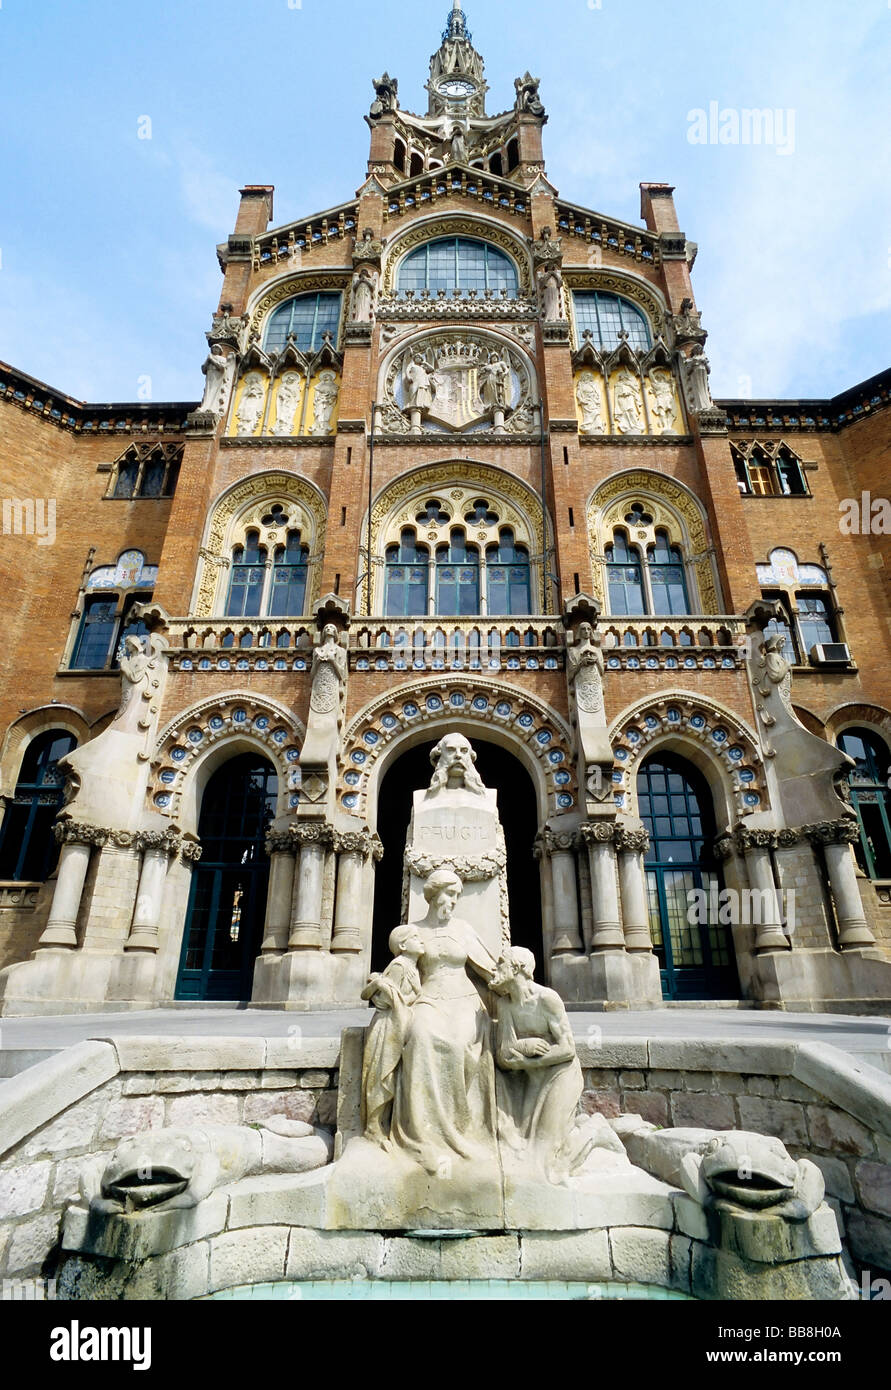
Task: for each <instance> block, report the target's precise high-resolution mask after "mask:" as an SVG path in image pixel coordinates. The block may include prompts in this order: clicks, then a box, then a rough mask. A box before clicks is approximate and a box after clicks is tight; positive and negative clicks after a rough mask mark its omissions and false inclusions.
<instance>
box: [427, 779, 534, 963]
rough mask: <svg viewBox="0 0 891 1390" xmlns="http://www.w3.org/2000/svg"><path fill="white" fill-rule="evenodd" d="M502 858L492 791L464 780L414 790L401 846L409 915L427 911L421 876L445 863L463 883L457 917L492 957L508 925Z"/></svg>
mask: <svg viewBox="0 0 891 1390" xmlns="http://www.w3.org/2000/svg"><path fill="white" fill-rule="evenodd" d="M505 864H506V855H505V849H504V834H503V831H502V829H501V822H500V821H499V819H498V795H497V793H496V792H494V791H486V790H484V791H482V792H477V791H471V790H469V789H468V788H467V787H466V786H465V787H439V788H437V789H435V790H433V789H431V790H428V791H420V792H415V794H414V802H413V810H412V819H411V825H410V826H409V831H408V840H407V842H406V849H405V867H406V869H407V871H408V873H409V900H408V920H409V921H412V922H416V921H420V920H421V919H422V918H423V917H424V915H425V913H426V911H427V904H426V902H425V901H424V879H425V878H426V877H427V876H428V875H429V874H431V873H432V872H433V870H434V869H439V868H442V867H443V866H448V867H450V868H452V869H454V871H455V873H456V874H457V875H458V877H459V878H460V879H461V881H462V883H463V884H464V891H463V893H462V895H461V916H462V918H463V919H464V920H465V921H467V922H469V923H470V924H471V926H472V927H473V928H474V929H475V930H476V931H477V932H478V933H479V935H480V937H481V938H482V940H483V941H484V942H485V944H486V946H487V947H488V948H489V950H490V951H491V952H492V954H493V956H495V958H496V960H497V958H498V957H499V955H500V954H501V948H502V944H503V940H504V936H503V933H504V932H506V930H507V922H506V919H507V911H506V909H507V878H506V872H505ZM558 934H559V929H558Z"/></svg>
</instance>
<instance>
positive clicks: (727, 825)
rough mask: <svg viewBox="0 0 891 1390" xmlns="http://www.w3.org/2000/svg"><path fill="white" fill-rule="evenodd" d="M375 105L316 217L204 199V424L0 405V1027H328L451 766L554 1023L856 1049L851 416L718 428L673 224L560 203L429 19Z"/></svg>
mask: <svg viewBox="0 0 891 1390" xmlns="http://www.w3.org/2000/svg"><path fill="white" fill-rule="evenodd" d="M374 86H375V100H374V102H373V104H372V106H371V110H370V113H369V115H368V117H367V120H368V124H369V128H370V137H371V148H370V159H369V165H368V171H367V176H366V178H365V181H364V182H363V184H362V186H361V188H360V190H359V192H358V194H357V196H356V197H355V198H351V199H349V200H348V201H347V202H345V203H343V204H342V205H341V206H339V207H335V208H331V209H329V210H328V211H326V212H322V213H318V214H315V215H313V216H309V217H302V218H300V219H299V220H297V221H293V222H289V223H287V224H286V225H283V226H277V227H276V226H273V225H271V224H272V222H273V190H272V188H270V187H265V186H263V187H258V186H252V187H247V188H245V189H243V190H242V194H241V207H240V210H239V214H238V218H237V221H236V225H235V229H234V231H233V233H232V235H231V236H230V237H229V239H228V241H227V242H226V243H225V244H224V245H223V246H221V247H220V248H218V254H219V259H220V265H221V268H222V272H223V289H222V293H221V298H220V306H219V309H218V311H217V313H216V314H215V315H214V318H213V326H212V329H211V331H210V333H209V334H208V340H209V344H210V352H209V355H208V358H207V360H206V362H205V364H204V373H205V377H206V389H205V393H204V399H203V400H202V402H201V403H200V405H199V406H198V407H197V408H196V407H195V405H194V404H182V405H162V406H149V405H139V406H132V405H120V406H116V407H108V406H104V407H94V406H89V405H85V404H83V403H81V402H77V401H73V400H71V399H69V398H67V397H66V396H64V395H61V394H60V393H59V392H58V391H56V390H54V389H52V388H50V387H47V386H44V385H42V384H41V383H38V382H36V381H33V380H31V379H30V378H28V377H26V376H24V375H23V374H22V373H20V372H17V371H16V370H14V369H12V368H3V369H2V379H0V420H2V439H3V450H4V488H3V491H4V494H5V496H6V501H5V503H4V532H5V533H6V534H5V535H4V539H3V546H2V550H0V566H2V570H3V576H4V590H3V591H4V593H5V594H6V595H7V596H8V597H9V599H10V602H8V604H7V613H6V616H5V648H6V651H7V654H8V657H9V661H10V666H9V672H8V676H7V679H6V681H5V684H4V689H3V694H2V708H0V733H2V756H0V804H2V808H3V817H4V819H3V825H2V830H0V964H2V965H3V966H4V967H5V968H4V969H3V970H2V971H0V1008H2V1009H3V1011H5V1012H8V1013H27V1012H35V1013H46V1012H53V1011H56V1010H60V1009H66V1010H67V1009H91V1008H126V1007H138V1006H145V1005H147V1004H153V1003H154V1004H159V1003H164V1002H167V1001H170V1000H172V999H174V998H177V999H192V1000H202V999H236V1000H248V999H252V1000H253V1001H254V1002H255V1003H257V1004H263V1005H268V1006H280V1007H290V1008H297V1009H308V1008H313V1007H323V1006H325V1005H329V1004H331V1003H332V1002H335V1001H339V1002H352V1003H355V1002H357V1001H358V998H359V993H360V991H361V988H362V986H363V983H364V980H365V977H366V975H367V972H368V969H369V964H370V962H371V961H372V959H378V958H379V957H380V955H381V953H382V952H385V944H386V938H387V934H388V932H389V929H390V928H391V927H392V926H393V925H395V922H396V921H397V920H398V918H399V913H400V909H401V905H402V890H403V884H402V879H403V862H402V851H403V847H404V842H405V831H406V826H407V823H408V814H409V808H410V798H411V792H412V790H414V789H416V788H418V787H421V786H423V785H425V784H426V780H427V778H428V776H429V765H428V764H427V757H428V754H429V750H430V747H431V746H432V744H433V743H434V742H436V741H437V740H438V739H439V738H440V737H441V736H442V734H443V733H444V732H445V731H447V730H458V731H460V732H462V733H464V734H465V735H466V736H467V737H469V738H470V739H471V741H472V743H473V745H474V748H475V749H476V752H477V755H478V767H479V768H480V770H481V772H482V774H483V778H484V781H486V782H487V784H488V785H489V786H494V787H495V788H497V790H498V792H499V806H500V810H501V815H502V820H503V823H504V828H505V832H506V846H507V851H506V854H507V864H506V872H507V883H508V891H509V896H510V913H511V921H512V926H513V932H514V936H515V939H517V940H520V941H522V942H523V943H524V944H527V945H529V946H531V947H532V948H533V949H534V950H535V951H536V953H537V955H538V957H539V960H540V964H541V967H542V972H543V975H544V977H545V978H547V979H548V980H549V981H550V983H551V984H553V985H554V987H555V988H557V989H558V990H559V991H560V992H561V993H562V994H563V996H564V997H565V998H566V999H567V1000H570V1001H573V1002H575V1003H577V1004H580V1003H586V1002H587V1003H592V1002H593V1003H601V1002H603V1003H607V1004H614V1005H616V1006H622V1005H626V1006H627V1005H629V1004H631V1005H634V1004H646V1003H653V1002H655V1001H657V1000H659V999H660V998H662V997H663V996H664V997H668V998H677V999H703V998H708V997H719V998H723V999H735V998H742V999H748V1000H752V1001H760V1002H762V1003H764V1004H767V1005H773V1006H780V1007H784V1006H785V1007H806V1008H812V1007H816V1008H836V1009H841V1008H863V1007H868V1008H873V1009H878V1008H881V1007H887V1006H888V1004H889V1001H891V905H889V898H891V825H889V794H888V790H887V779H888V767H889V762H891V755H889V739H891V712H889V696H888V677H887V664H888V615H889V614H888V595H887V590H886V587H885V578H884V571H885V566H886V565H887V564H888V562H889V555H888V539H887V537H886V536H885V534H884V529H883V527H880V526H878V525H875V524H874V525H873V526H872V527H871V528H870V527H868V526H866V525H863V524H860V525H858V526H856V527H855V526H853V525H852V524H851V522H850V520H849V522H848V525H847V526H845V525H844V524H840V520H841V521H842V522H843V518H844V515H845V513H844V512H843V510H840V509H843V504H844V503H845V500H846V499H855V500H856V501H857V505H858V508H859V507H860V504H861V501H862V500H863V499H864V495H865V494H870V499H875V498H879V497H880V496H881V495H882V494H883V492H884V490H885V485H886V479H887V461H888V457H889V445H891V427H889V421H891V413H889V409H888V407H889V383H891V374H883V375H882V376H880V377H877V378H875V379H873V380H872V381H869V382H866V383H864V384H863V385H862V386H860V387H857V388H855V389H853V390H851V391H848V392H845V393H844V394H843V395H841V396H839V397H836V398H835V399H833V400H824V401H813V400H811V401H774V402H769V401H754V402H753V401H721V402H715V401H713V400H712V397H711V394H710V390H709V370H708V361H707V358H706V357H705V354H704V351H703V345H704V343H705V340H706V332H705V329H704V328H703V326H702V322H701V319H700V314H699V311H698V310H697V308H696V307H695V301H694V296H693V288H692V282H691V270H692V267H693V262H694V259H695V253H696V248H695V246H694V245H693V244H692V243H691V242H690V241H689V240H688V239H687V238H686V237H685V235H684V234H683V232H682V231H681V230H680V227H679V224H678V220H677V217H676V214H675V206H674V201H673V196H672V195H673V189H672V188H671V187H670V186H668V185H665V184H642V185H641V217H642V225H640V226H633V225H629V224H626V223H624V222H620V221H617V220H616V219H614V218H611V217H608V216H606V215H604V214H601V213H598V212H594V211H591V210H589V209H585V208H582V207H579V206H577V205H575V204H573V203H572V202H569V201H567V200H566V199H564V198H563V197H562V196H561V195H560V194H559V193H558V191H557V189H556V188H555V187H554V186H553V184H552V183H551V182H550V181H549V179H548V176H547V172H546V167H545V163H544V158H543V151H542V132H543V127H544V125H545V124H546V121H547V115H546V113H545V109H544V107H543V105H542V102H541V98H540V96H539V89H538V83H537V82H536V81H535V80H534V79H533V78H532V77H531V76H530V75H529V74H528V73H527V74H526V75H525V76H524V77H523V78H521V79H518V80H517V82H516V84H515V100H514V103H513V105H512V106H511V107H510V109H508V110H507V111H504V112H502V113H501V114H498V115H492V116H490V115H488V114H487V109H486V98H487V91H488V88H487V84H486V81H485V77H484V66H483V60H482V58H481V57H480V55H479V54H478V52H477V51H476V50H475V48H474V47H473V44H472V40H471V36H470V34H469V33H468V32H467V28H466V21H465V17H464V15H463V13H462V12H461V11H460V9H458V8H457V5H456V7H455V9H454V10H453V12H452V14H451V15H450V17H449V20H448V27H447V29H446V31H445V33H444V35H443V40H442V44H441V46H440V48H439V49H438V51H437V53H436V54H435V55H434V57H433V59H432V60H431V68H430V80H429V83H428V86H427V91H428V95H429V104H428V110H427V113H426V114H425V115H422V116H418V115H413V114H411V113H410V112H409V111H407V110H405V109H403V108H402V106H401V104H400V98H399V92H398V87H397V83H396V81H395V80H391V79H390V78H389V77H388V76H387V75H386V74H385V75H384V77H383V78H382V79H381V80H380V81H377V82H375V84H374ZM347 182H349V179H347ZM53 498H54V499H55V506H56V511H55V521H54V523H53V526H54V530H55V535H54V543H52V544H49V543H48V542H49V541H50V540H51V539H52V537H51V535H50V531H51V529H53V527H51V525H50V511H49V510H47V499H53ZM870 499H866V500H865V501H864V502H863V506H864V509H865V510H864V513H863V517H860V521H861V523H862V522H863V519H864V517H865V519H866V521H868V520H869V516H870ZM885 505H886V506H887V504H885ZM873 510H874V512H875V508H873ZM879 510H881V508H879ZM858 515H859V513H858ZM35 557H36V563H35ZM844 753H847V754H848V755H849V757H848V759H847V760H846V759H845V757H844V756H843V754H844ZM851 759H853V762H852V761H851ZM425 768H426V771H425ZM458 851H459V847H457V846H452V845H449V844H447V843H443V844H442V845H441V846H439V847H438V850H437V854H438V860H439V861H442V862H455V861H456V856H457V857H458V858H460V854H459V852H458ZM434 857H436V856H434ZM728 890H729V891H728Z"/></svg>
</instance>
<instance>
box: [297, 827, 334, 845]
mask: <svg viewBox="0 0 891 1390" xmlns="http://www.w3.org/2000/svg"><path fill="white" fill-rule="evenodd" d="M290 833H291V835H293V837H294V840H295V841H296V843H297V844H298V845H299V846H300V848H301V849H303V848H304V847H305V846H307V845H312V846H316V847H318V848H319V849H330V848H331V846H332V844H333V842H334V829H333V827H332V826H330V825H328V823H327V822H326V821H298V822H297V824H296V825H292V826H291V830H290Z"/></svg>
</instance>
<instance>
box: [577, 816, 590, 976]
mask: <svg viewBox="0 0 891 1390" xmlns="http://www.w3.org/2000/svg"><path fill="white" fill-rule="evenodd" d="M579 848H580V853H579V854H578V856H577V857H576V861H575V866H576V869H577V870H578V876H579V902H580V904H581V918H582V920H581V928H582V943H583V946H582V949H583V950H584V951H586V952H589V951H590V950H591V934H592V932H593V931H594V912H593V909H592V907H591V870H590V867H589V865H588V854H587V851H586V849H585V847H584V845H582V844H581V843H580V845H579Z"/></svg>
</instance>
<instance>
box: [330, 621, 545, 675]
mask: <svg viewBox="0 0 891 1390" xmlns="http://www.w3.org/2000/svg"><path fill="white" fill-rule="evenodd" d="M562 642H563V639H562V628H561V625H560V622H559V620H558V619H556V618H548V617H530V618H492V619H489V618H452V619H448V620H446V619H443V620H442V621H439V622H437V621H436V619H433V620H430V619H426V620H417V621H415V622H412V621H411V620H408V621H394V620H393V619H392V618H365V619H357V621H356V624H355V625H354V627H353V628H352V630H351V632H350V665H351V667H352V668H353V670H356V671H373V670H377V671H404V670H418V671H419V670H430V671H442V670H452V671H454V670H461V669H466V670H469V671H481V670H491V671H512V670H525V671H535V670H551V671H557V670H562V669H563V666H564V650H563V645H562Z"/></svg>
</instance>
